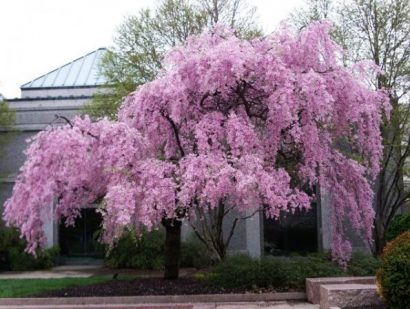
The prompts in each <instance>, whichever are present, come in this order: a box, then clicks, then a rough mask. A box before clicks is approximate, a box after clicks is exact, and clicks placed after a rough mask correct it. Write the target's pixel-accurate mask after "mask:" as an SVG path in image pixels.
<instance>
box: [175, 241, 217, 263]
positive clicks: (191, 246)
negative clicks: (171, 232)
mask: <svg viewBox="0 0 410 309" xmlns="http://www.w3.org/2000/svg"><path fill="white" fill-rule="evenodd" d="M211 265H212V259H211V256H210V254H209V252H208V250H207V248H206V247H205V245H204V244H203V243H202V242H201V241H200V240H199V239H198V237H197V236H196V235H195V234H194V233H192V234H191V235H190V236H189V237H188V239H187V240H186V241H185V242H183V243H182V245H181V267H195V268H204V267H208V266H211Z"/></svg>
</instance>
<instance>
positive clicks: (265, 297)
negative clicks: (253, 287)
mask: <svg viewBox="0 0 410 309" xmlns="http://www.w3.org/2000/svg"><path fill="white" fill-rule="evenodd" d="M281 300H306V293H304V292H281V293H261V294H251V293H246V294H208V295H206V294H199V295H160V296H114V297H54V298H35V297H32V298H0V306H24V305H37V306H38V305H48V306H52V305H108V304H113V305H115V304H122V305H127V304H132V305H135V304H186V303H225V302H230V303H232V302H268V301H281Z"/></svg>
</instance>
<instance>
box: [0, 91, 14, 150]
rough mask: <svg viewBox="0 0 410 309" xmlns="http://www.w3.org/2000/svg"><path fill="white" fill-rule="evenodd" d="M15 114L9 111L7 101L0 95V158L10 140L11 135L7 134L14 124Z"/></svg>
mask: <svg viewBox="0 0 410 309" xmlns="http://www.w3.org/2000/svg"><path fill="white" fill-rule="evenodd" d="M14 120H15V113H14V111H13V110H11V109H10V107H9V105H8V103H7V101H5V100H4V99H3V96H2V95H1V94H0V156H1V154H2V150H3V149H4V147H3V146H4V145H5V144H6V143H7V142H8V141H9V140H10V138H11V135H12V133H11V132H9V130H10V129H11V126H12V125H13V124H14Z"/></svg>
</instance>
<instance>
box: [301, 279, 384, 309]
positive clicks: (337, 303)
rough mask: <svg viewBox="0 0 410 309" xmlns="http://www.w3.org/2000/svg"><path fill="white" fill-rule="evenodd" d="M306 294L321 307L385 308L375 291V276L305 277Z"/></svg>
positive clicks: (325, 308) (327, 308)
mask: <svg viewBox="0 0 410 309" xmlns="http://www.w3.org/2000/svg"><path fill="white" fill-rule="evenodd" d="M306 295H307V298H308V301H309V302H311V303H313V304H320V308H321V309H336V308H349V309H351V308H368V309H370V308H371V309H376V308H377V309H381V308H387V307H386V306H385V305H384V304H383V303H382V301H381V298H380V296H379V295H378V293H377V287H376V278H375V277H336V278H307V279H306Z"/></svg>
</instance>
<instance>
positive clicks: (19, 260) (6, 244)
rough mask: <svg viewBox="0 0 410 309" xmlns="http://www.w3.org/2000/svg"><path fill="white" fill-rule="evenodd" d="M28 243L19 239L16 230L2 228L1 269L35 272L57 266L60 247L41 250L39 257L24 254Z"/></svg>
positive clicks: (0, 243) (0, 229) (0, 240)
mask: <svg viewBox="0 0 410 309" xmlns="http://www.w3.org/2000/svg"><path fill="white" fill-rule="evenodd" d="M25 247H26V242H25V241H24V240H22V239H21V238H20V237H19V234H18V232H17V230H16V229H14V228H0V269H1V270H34V269H45V268H50V267H53V266H54V265H56V264H57V263H56V262H57V257H58V255H59V249H58V247H53V248H49V249H39V250H37V252H36V254H37V257H34V256H32V255H31V254H28V253H26V252H24V249H25Z"/></svg>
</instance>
